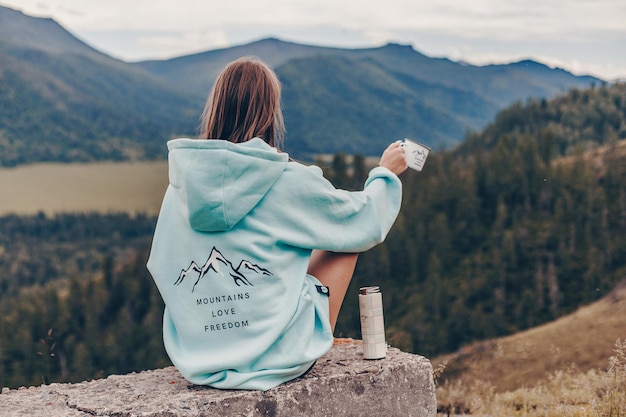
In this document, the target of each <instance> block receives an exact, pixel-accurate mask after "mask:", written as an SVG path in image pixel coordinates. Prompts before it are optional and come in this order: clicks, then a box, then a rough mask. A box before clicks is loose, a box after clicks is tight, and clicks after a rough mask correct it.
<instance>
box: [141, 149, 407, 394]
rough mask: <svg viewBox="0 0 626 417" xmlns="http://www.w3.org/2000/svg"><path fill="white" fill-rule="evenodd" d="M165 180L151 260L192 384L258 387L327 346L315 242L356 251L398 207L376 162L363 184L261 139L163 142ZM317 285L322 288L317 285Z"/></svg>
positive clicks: (285, 376) (175, 346)
mask: <svg viewBox="0 0 626 417" xmlns="http://www.w3.org/2000/svg"><path fill="white" fill-rule="evenodd" d="M168 149H169V181H170V184H169V186H168V188H167V191H166V193H165V197H164V200H163V205H162V207H161V213H160V215H159V219H158V222H157V226H156V231H155V234H154V240H153V243H152V250H151V253H150V259H149V260H148V269H149V270H150V273H151V274H152V276H153V278H154V281H155V282H156V285H157V287H158V288H159V291H160V293H161V296H162V297H163V300H164V302H165V313H164V317H163V339H164V344H165V349H166V351H167V353H168V355H169V357H170V359H171V360H172V363H173V364H174V365H175V366H176V368H178V370H179V371H180V372H181V374H182V375H183V376H184V377H185V378H186V379H187V380H189V381H190V382H192V383H194V384H199V385H211V386H213V387H217V388H239V389H260V390H266V389H269V388H272V387H274V386H276V385H278V384H280V383H282V382H285V381H288V380H291V379H293V378H296V377H298V376H300V375H301V374H302V373H304V372H305V371H306V370H307V369H309V368H310V367H311V366H312V364H313V363H314V362H315V360H316V359H318V358H319V357H320V356H322V355H324V354H325V353H326V352H327V351H328V350H329V349H330V347H331V346H332V343H333V335H332V331H331V328H330V324H329V318H328V297H327V295H326V294H325V293H324V288H322V287H321V284H320V282H319V281H318V280H317V279H316V278H314V277H312V276H310V275H307V268H308V264H309V257H310V255H311V251H312V250H313V249H325V250H330V251H335V252H362V251H365V250H367V249H370V248H371V247H373V246H375V245H376V244H378V243H380V242H382V241H383V239H384V238H385V236H386V235H387V233H388V231H389V229H390V228H391V226H392V225H393V222H394V221H395V219H396V216H397V215H398V211H399V209H400V202H401V184H400V180H399V179H398V177H396V175H394V174H393V173H392V172H391V171H389V170H387V169H386V168H382V167H377V168H374V169H373V170H372V171H371V172H370V175H369V178H368V180H367V182H366V184H365V188H364V190H363V191H359V192H348V191H344V190H337V189H335V188H334V187H333V186H332V185H331V184H330V183H329V182H328V181H327V180H326V179H324V177H323V176H322V171H321V170H320V169H319V168H318V167H314V166H311V167H307V166H304V165H302V164H300V163H297V162H291V161H289V157H288V155H287V154H286V153H279V152H277V151H276V150H275V149H274V148H272V147H270V146H269V145H268V144H266V143H265V142H264V141H263V140H262V139H259V138H254V139H252V140H250V141H248V142H245V143H241V144H235V143H231V142H228V141H223V140H198V139H175V140H172V141H170V142H168ZM316 286H320V287H316Z"/></svg>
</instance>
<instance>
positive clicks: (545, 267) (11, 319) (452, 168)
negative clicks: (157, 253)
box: [0, 84, 626, 388]
mask: <svg viewBox="0 0 626 417" xmlns="http://www.w3.org/2000/svg"><path fill="white" fill-rule="evenodd" d="M324 168H325V170H326V174H327V176H328V177H329V179H330V180H331V181H333V182H334V183H335V185H337V186H338V187H344V188H350V189H358V188H359V187H360V186H361V184H362V183H363V180H364V178H365V176H366V174H367V171H368V161H367V160H366V159H365V158H363V157H362V156H359V155H356V156H354V157H349V156H347V155H344V154H337V155H335V156H334V159H333V160H332V161H331V162H329V163H327V164H324ZM402 180H403V188H404V198H403V207H402V210H401V214H400V216H399V218H398V220H397V222H396V224H395V225H394V228H393V229H392V231H391V232H390V234H389V236H388V238H387V240H386V241H385V243H383V244H381V245H379V246H378V247H376V248H374V249H372V250H371V251H369V252H367V253H365V254H362V255H361V256H360V258H359V263H358V265H357V273H356V275H355V279H354V280H353V283H352V286H351V288H350V289H349V291H348V296H347V297H346V301H345V304H344V308H343V310H342V313H341V315H340V317H339V323H338V326H337V330H336V336H337V337H355V338H360V329H359V314H358V305H357V297H356V294H357V293H358V287H360V286H363V285H379V286H380V287H381V290H382V293H383V300H384V311H385V323H386V330H387V338H388V341H389V343H390V344H391V345H393V346H396V347H399V348H402V349H404V350H407V351H411V352H415V353H419V354H422V355H425V356H432V355H437V354H441V353H445V352H452V351H455V350H458V349H459V348H461V347H462V346H463V345H465V344H467V343H470V342H472V341H474V340H481V339H487V338H492V337H496V336H502V335H507V334H512V333H515V332H517V331H520V330H523V329H527V328H529V327H532V326H536V325H539V324H542V323H545V322H548V321H550V320H553V319H555V318H557V317H560V316H562V315H564V314H567V313H569V312H572V311H574V310H575V309H576V308H578V307H579V306H581V305H584V304H588V303H591V302H593V301H595V300H597V299H598V298H600V297H602V296H603V295H605V294H607V293H608V292H609V291H610V290H611V289H612V288H614V287H615V285H616V284H618V283H619V282H620V281H623V280H624V279H625V276H626V84H614V85H610V86H608V85H601V86H598V87H594V88H590V89H586V90H571V91H570V92H568V93H567V94H565V95H563V96H560V97H558V98H556V99H553V100H529V101H527V102H525V103H518V104H515V105H513V106H512V107H509V108H507V109H506V110H503V111H501V112H500V113H499V114H498V116H497V117H496V119H495V120H494V122H493V123H492V124H490V125H489V126H487V127H486V128H485V129H484V130H483V131H481V132H471V133H468V134H467V137H466V140H465V141H464V142H463V143H462V144H461V145H459V146H458V147H456V148H454V149H450V150H445V151H444V150H441V151H436V152H432V153H431V155H430V156H429V159H428V161H427V162H426V165H425V167H424V170H423V171H422V172H419V173H418V172H413V171H411V172H407V173H405V174H403V176H402ZM155 220H156V219H154V218H151V217H148V216H141V215H138V216H130V215H127V214H124V213H114V214H96V213H82V214H77V213H76V214H64V215H57V216H46V215H44V214H39V215H36V216H17V215H12V216H5V217H1V218H0V386H2V387H5V386H6V387H11V388H15V387H19V386H28V385H39V384H42V383H50V382H76V381H81V380H87V379H92V378H98V377H103V376H106V375H109V374H113V373H115V374H120V373H127V372H131V371H138V370H143V369H150V368H157V367H162V366H167V365H169V364H170V362H169V360H168V358H167V356H166V355H165V352H164V350H163V347H162V339H161V336H162V333H161V318H162V313H163V303H162V301H161V299H160V296H159V294H158V291H157V290H156V287H155V286H154V284H153V283H152V280H151V278H150V276H149V274H148V272H147V270H146V268H145V262H146V259H147V253H148V250H149V245H150V240H151V234H152V231H153V228H154V224H155Z"/></svg>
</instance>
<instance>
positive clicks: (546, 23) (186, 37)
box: [0, 0, 626, 77]
mask: <svg viewBox="0 0 626 417" xmlns="http://www.w3.org/2000/svg"><path fill="white" fill-rule="evenodd" d="M40 1H41V0H0V2H3V3H4V4H8V5H9V6H10V7H15V8H17V9H20V10H23V11H25V12H26V13H29V14H34V15H38V16H53V17H54V18H55V19H56V20H57V21H58V22H59V23H61V24H62V25H63V26H64V27H66V28H67V29H69V30H70V31H71V32H73V33H74V34H77V35H79V37H81V38H83V39H84V40H86V41H87V42H88V43H91V44H92V45H93V46H94V47H96V48H97V49H101V50H103V51H104V52H107V53H109V54H111V55H113V56H116V57H120V58H123V59H126V60H138V59H147V58H166V57H171V56H179V55H184V54H187V53H192V52H198V51H203V50H209V49H216V48H222V47H226V46H230V45H233V44H241V43H246V42H249V41H252V40H257V39H260V38H262V37H268V36H274V37H278V38H281V39H285V40H292V41H296V42H301V43H310V44H315V45H320V44H322V45H327V46H338V47H365V46H378V45H380V44H383V43H386V42H389V41H394V42H399V43H406V44H412V45H414V46H415V47H416V48H417V49H419V50H423V51H425V53H427V54H429V55H433V56H450V57H452V58H455V59H464V60H467V61H472V60H473V59H474V60H482V59H483V58H485V57H489V56H492V57H498V56H501V57H505V56H510V57H513V56H514V57H534V58H537V57H540V56H541V57H543V56H545V57H551V62H557V61H558V62H563V63H570V64H571V65H575V68H576V71H577V70H578V68H580V70H582V71H584V68H588V69H590V70H591V69H593V71H594V72H595V71H601V72H603V73H604V74H605V76H606V77H612V76H614V75H615V74H620V76H625V75H626V63H625V59H626V58H624V57H622V55H623V52H622V50H623V46H624V45H625V44H626V43H625V41H626V25H624V22H625V21H626V2H625V1H624V0H552V1H545V0H507V1H501V0H472V1H465V2H462V1H459V0H423V1H415V0H386V1H385V2H383V3H380V2H369V1H366V2H364V1H362V0H298V1H297V2H295V1H293V0H267V1H265V2H259V1H256V0H230V1H215V2H198V1H197V0H133V1H132V2H128V1H127V0H90V1H84V0H47V1H46V3H41V2H40ZM459 51H460V52H459ZM456 52H458V53H460V54H467V55H465V56H460V55H456V54H455V55H452V54H453V53H456ZM600 52H602V53H600ZM490 54H491V55H490ZM602 67H604V68H606V70H602ZM598 68H600V69H599V70H598ZM620 68H623V69H620ZM572 69H573V68H572Z"/></svg>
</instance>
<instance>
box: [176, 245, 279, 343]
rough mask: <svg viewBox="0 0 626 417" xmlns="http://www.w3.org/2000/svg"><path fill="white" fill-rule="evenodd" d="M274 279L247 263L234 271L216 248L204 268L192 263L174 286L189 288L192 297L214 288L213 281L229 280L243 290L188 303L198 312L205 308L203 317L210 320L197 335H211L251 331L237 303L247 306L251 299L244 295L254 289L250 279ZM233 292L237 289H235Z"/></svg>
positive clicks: (259, 268)
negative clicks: (248, 289) (198, 309)
mask: <svg viewBox="0 0 626 417" xmlns="http://www.w3.org/2000/svg"><path fill="white" fill-rule="evenodd" d="M196 274H197V277H196ZM272 275H273V274H272V273H271V272H270V271H269V270H267V269H265V268H262V267H261V266H259V265H257V264H254V263H252V262H250V261H247V260H245V259H244V260H242V261H241V262H239V265H238V266H237V267H236V268H235V267H234V264H233V263H232V262H231V261H230V260H228V258H226V257H225V256H224V255H223V254H222V252H220V251H219V250H218V249H217V248H216V247H213V249H212V250H211V253H210V254H209V257H208V258H207V260H206V262H205V263H204V264H203V265H202V266H200V265H198V264H197V263H196V262H195V261H191V263H190V264H189V266H188V267H187V268H186V269H182V270H181V271H180V274H179V275H178V279H176V281H175V282H174V286H177V287H182V288H183V289H184V288H185V287H187V290H188V291H189V292H190V293H192V294H193V293H194V292H195V290H196V287H197V286H198V285H200V286H205V287H206V286H209V285H211V281H212V280H216V279H218V280H224V279H226V280H228V279H229V278H231V279H232V280H233V284H234V285H236V286H237V287H239V288H240V289H241V290H240V291H238V292H232V293H229V294H216V295H211V296H196V297H191V298H190V299H189V301H190V302H192V303H193V305H195V306H196V308H198V307H200V308H202V310H203V311H204V312H203V313H202V314H201V315H202V316H204V317H205V319H206V320H207V321H205V323H204V324H202V326H203V327H202V328H199V329H198V331H200V332H204V333H212V332H215V331H222V330H231V329H239V328H245V327H248V326H249V325H250V322H249V320H248V318H246V317H245V316H246V315H245V314H244V317H241V314H240V311H239V308H238V303H240V302H247V301H248V300H249V299H250V298H251V295H250V293H249V292H248V291H245V288H246V287H253V286H254V285H253V284H252V281H251V278H253V277H259V276H260V277H264V276H266V277H267V276H272ZM194 278H195V281H194ZM192 282H193V284H192ZM189 287H190V288H189ZM233 289H235V287H234V286H233ZM204 307H210V309H209V310H204Z"/></svg>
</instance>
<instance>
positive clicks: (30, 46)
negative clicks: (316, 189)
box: [0, 7, 602, 166]
mask: <svg viewBox="0 0 626 417" xmlns="http://www.w3.org/2000/svg"><path fill="white" fill-rule="evenodd" d="M243 55H255V56H258V57H259V58H261V59H262V60H264V61H265V62H267V63H268V64H269V65H271V66H272V67H273V68H274V69H275V70H276V72H277V73H278V75H279V78H280V79H281V81H282V83H283V108H284V112H285V121H286V125H287V131H288V133H287V141H286V150H287V151H288V152H290V153H291V154H292V155H294V156H295V157H296V158H298V159H304V160H306V159H312V158H313V156H314V155H315V154H318V153H336V152H340V151H341V152H347V153H361V154H364V155H377V154H380V152H382V150H383V149H384V148H385V147H386V145H387V144H388V143H389V142H390V141H392V140H396V139H401V138H403V137H411V138H415V139H417V140H420V141H422V142H424V143H426V144H427V145H429V146H431V147H433V148H435V149H438V148H441V147H449V146H453V145H455V144H457V143H459V142H461V141H462V140H463V139H464V137H465V134H466V132H467V131H476V130H479V129H481V128H482V127H484V126H485V125H487V123H488V122H490V121H491V120H492V119H493V118H494V117H495V115H496V114H497V112H498V111H499V110H501V109H502V108H505V107H506V106H509V105H510V104H512V103H514V102H516V101H524V100H526V99H527V98H529V97H536V98H551V97H554V96H555V95H558V94H563V93H565V92H567V91H568V90H570V89H572V88H581V89H582V88H586V87H588V86H591V85H593V84H598V83H601V82H602V80H599V79H597V78H593V77H587V76H575V75H573V74H571V73H569V72H567V71H564V70H562V69H551V68H549V67H547V66H545V65H543V64H540V63H537V62H534V61H522V62H519V63H513V64H508V65H488V66H483V67H479V66H472V65H467V64H463V63H459V62H454V61H451V60H449V59H445V58H430V57H428V56H426V55H423V54H421V53H419V52H418V51H415V50H414V49H413V48H412V47H410V46H406V45H397V44H388V45H385V46H383V47H378V48H365V49H340V48H330V47H318V46H311V45H300V44H296V43H291V42H284V41H281V40H278V39H274V38H270V39H263V40H260V41H257V42H252V43H249V44H245V45H238V46H233V47H230V48H224V49H219V50H212V51H207V52H203V53H199V54H193V55H188V56H182V57H178V58H174V59H169V60H162V61H144V62H138V63H133V64H130V63H126V62H123V61H119V60H117V59H113V58H111V57H109V56H107V55H105V54H103V53H101V52H99V51H97V50H95V49H93V48H92V47H90V46H89V45H87V44H85V43H84V42H82V41H80V40H78V39H76V38H75V37H74V36H72V35H71V34H70V33H69V32H67V31H66V30H65V29H63V28H62V27H61V26H60V25H58V24H57V23H56V22H55V21H54V20H52V19H41V18H34V17H30V16H27V15H24V14H23V13H20V12H18V11H15V10H12V9H9V8H5V7H0V165H4V166H10V165H18V164H23V163H29V162H37V161H62V162H63V161H91V160H125V159H146V158H162V157H164V155H165V153H166V149H165V142H166V141H167V140H168V139H170V138H172V137H174V136H194V135H195V134H196V132H197V127H198V126H197V124H198V119H199V116H200V113H201V111H202V107H203V105H204V101H205V99H206V97H207V94H208V92H209V89H210V86H211V85H212V82H213V80H214V78H215V76H216V75H217V73H218V72H219V71H220V70H221V69H222V68H223V66H224V65H225V64H226V63H227V62H229V61H232V60H233V59H235V58H237V57H239V56H243Z"/></svg>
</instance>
